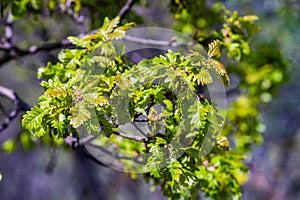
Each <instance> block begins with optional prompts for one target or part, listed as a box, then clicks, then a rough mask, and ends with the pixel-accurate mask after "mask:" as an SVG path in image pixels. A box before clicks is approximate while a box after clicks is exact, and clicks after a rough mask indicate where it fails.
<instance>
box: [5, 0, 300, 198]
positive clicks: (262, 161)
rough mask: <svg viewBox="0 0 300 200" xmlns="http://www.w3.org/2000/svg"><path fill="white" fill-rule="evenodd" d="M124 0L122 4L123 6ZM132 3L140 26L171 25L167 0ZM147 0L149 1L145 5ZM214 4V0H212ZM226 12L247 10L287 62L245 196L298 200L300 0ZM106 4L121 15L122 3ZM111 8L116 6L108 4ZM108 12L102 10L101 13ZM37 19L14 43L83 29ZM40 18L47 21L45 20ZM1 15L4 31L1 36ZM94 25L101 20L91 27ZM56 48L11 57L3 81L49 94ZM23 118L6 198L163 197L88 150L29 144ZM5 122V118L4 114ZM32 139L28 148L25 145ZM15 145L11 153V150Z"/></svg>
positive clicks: (260, 0) (237, 0)
mask: <svg viewBox="0 0 300 200" xmlns="http://www.w3.org/2000/svg"><path fill="white" fill-rule="evenodd" d="M125 2H126V1H119V2H118V4H120V5H124V4H125ZM143 2H144V3H142V4H139V5H137V6H134V7H133V11H132V14H130V15H129V17H128V19H130V18H132V19H133V18H134V19H135V20H137V21H138V22H139V23H141V26H157V27H165V28H172V22H173V20H174V19H173V17H172V15H171V14H170V13H169V11H168V8H167V7H168V3H167V1H163V2H160V1H143ZM145 2H146V3H145ZM209 2H212V1H209ZM222 2H223V3H224V4H225V5H226V7H227V9H229V10H231V11H234V10H236V11H238V12H239V13H240V14H241V15H247V14H254V15H257V16H258V17H259V20H258V21H257V23H258V24H259V26H260V27H261V32H260V33H258V34H256V35H255V36H254V38H253V39H252V42H251V45H252V46H253V47H255V46H256V45H258V44H260V43H261V42H262V41H267V42H268V43H269V44H271V43H275V44H276V46H277V47H278V48H279V49H280V51H281V52H282V53H283V55H284V57H285V59H287V60H288V61H289V64H290V68H289V71H288V73H289V76H290V79H289V80H288V82H287V83H285V84H284V85H282V86H281V88H280V90H279V91H278V93H277V95H276V96H274V97H273V101H272V102H270V103H268V104H265V105H263V106H261V108H260V111H261V112H262V119H263V122H264V123H265V125H266V131H265V133H264V134H263V138H264V143H263V144H262V145H260V146H253V147H252V160H251V161H250V164H249V168H250V172H251V173H250V178H249V180H248V181H247V182H246V183H245V184H244V185H243V187H242V190H243V197H242V199H245V200H252V199H270V200H282V199H287V200H294V199H300V170H299V168H300V92H299V91H300V81H299V77H300V66H299V63H300V62H299V61H300V60H299V59H300V49H299V44H300V41H299V40H300V37H299V35H300V29H299V27H300V2H299V1H297V0H254V1H250V0H223V1H222ZM102 3H103V9H104V8H106V9H107V10H106V11H105V12H109V13H110V15H111V16H115V15H116V14H117V13H118V11H119V8H120V7H121V6H118V5H115V7H114V6H110V7H105V4H106V3H107V4H109V1H102ZM146 4H147V6H145V5H146ZM109 5H111V4H109ZM103 12H104V11H103ZM47 15H49V14H47V13H45V16H39V17H36V16H33V15H30V16H29V17H27V18H26V19H25V18H22V19H20V20H17V21H16V23H15V24H14V29H15V33H16V34H15V35H14V41H15V42H16V43H19V44H20V45H21V46H23V47H27V46H31V45H33V44H42V42H44V41H49V40H53V41H57V40H60V39H61V38H66V37H67V36H68V35H78V34H79V33H80V28H78V26H76V25H74V24H73V22H72V21H71V19H70V18H69V17H68V16H66V15H63V14H56V15H53V16H52V17H47ZM82 15H84V16H88V17H89V18H91V21H88V22H87V21H86V22H85V23H84V24H83V26H85V27H93V26H94V27H97V24H96V23H95V22H93V18H95V19H96V18H97V17H99V16H97V13H90V12H89V11H88V10H83V11H82ZM41 22H42V23H41ZM4 23H5V19H4V18H1V19H0V24H1V25H0V35H3V32H4V30H3V27H2V25H3V24H4ZM93 23H95V24H93ZM57 53H58V50H57V51H52V52H51V53H49V52H41V53H38V54H35V55H33V56H27V57H24V58H22V59H18V60H12V61H10V62H7V63H5V66H1V68H0V85H2V86H6V87H9V88H11V89H13V90H14V91H15V92H16V93H17V94H18V95H19V96H20V97H21V98H22V99H23V100H25V102H27V103H28V104H30V105H31V106H33V105H35V104H36V103H37V98H38V96H39V95H40V94H41V93H42V92H43V91H42V88H41V87H40V86H39V80H37V78H36V72H37V69H38V68H39V67H40V66H45V65H46V61H52V60H53V61H55V56H56V55H57ZM1 103H2V105H3V107H5V108H6V109H7V110H8V111H9V110H12V109H13V105H11V104H10V103H9V101H7V100H5V99H4V98H3V99H2V98H1ZM20 119H21V116H20V117H19V118H16V119H14V121H13V123H11V124H10V126H9V127H8V128H7V129H6V130H5V131H3V132H1V133H0V144H1V145H2V151H0V172H1V173H2V175H3V177H2V181H1V183H0V199H3V200H17V199H30V200H37V199H43V200H44V199H45V200H55V199H87V200H88V199H108V200H123V199H124V200H126V199H164V197H163V196H162V194H161V193H160V191H159V188H154V189H152V190H154V192H151V191H150V186H149V184H148V183H146V182H145V181H144V180H143V178H142V176H138V177H137V179H136V180H132V179H131V178H130V177H129V176H127V175H126V174H124V173H123V172H119V171H116V170H114V169H111V168H108V167H105V166H102V165H99V164H97V163H95V162H93V161H91V159H89V158H88V157H87V156H86V152H85V151H84V150H83V149H76V150H71V149H65V148H63V147H60V148H55V149H54V148H51V147H50V146H44V145H41V144H39V143H38V142H37V143H36V144H31V143H30V142H27V143H26V142H24V143H22V142H19V143H18V142H17V143H13V142H12V141H13V140H17V139H18V140H20V141H22V140H23V141H30V138H28V137H29V136H27V133H24V132H23V130H22V129H21V126H20ZM0 120H1V122H2V121H3V120H4V116H1V115H0ZM24 144H26V145H24ZM11 150H13V151H11Z"/></svg>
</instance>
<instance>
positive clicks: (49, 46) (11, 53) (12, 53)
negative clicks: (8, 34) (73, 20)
mask: <svg viewBox="0 0 300 200" xmlns="http://www.w3.org/2000/svg"><path fill="white" fill-rule="evenodd" d="M71 46H73V45H72V44H71V42H70V41H69V40H62V41H61V42H57V43H46V44H43V45H41V46H39V47H38V46H35V45H33V46H31V47H29V48H28V49H26V50H22V49H20V48H18V47H15V46H13V47H10V48H6V47H4V46H0V50H5V51H7V52H8V53H7V54H6V55H4V56H3V57H2V58H0V67H1V65H3V64H5V63H7V62H9V61H10V60H12V59H15V58H19V57H22V56H26V55H33V54H35V53H37V52H40V51H51V50H54V49H58V48H62V47H71Z"/></svg>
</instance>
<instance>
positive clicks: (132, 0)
mask: <svg viewBox="0 0 300 200" xmlns="http://www.w3.org/2000/svg"><path fill="white" fill-rule="evenodd" d="M135 2H137V0H128V1H127V2H126V4H125V5H124V6H123V7H122V8H121V10H120V11H119V13H118V16H119V17H120V20H122V19H123V18H124V16H125V15H126V14H127V13H128V12H129V11H130V10H131V8H132V6H133V4H134V3H135Z"/></svg>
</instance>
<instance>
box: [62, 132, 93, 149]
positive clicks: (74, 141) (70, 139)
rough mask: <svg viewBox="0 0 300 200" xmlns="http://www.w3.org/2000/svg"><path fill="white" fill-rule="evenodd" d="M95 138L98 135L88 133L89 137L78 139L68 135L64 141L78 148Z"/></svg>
mask: <svg viewBox="0 0 300 200" xmlns="http://www.w3.org/2000/svg"><path fill="white" fill-rule="evenodd" d="M95 138H96V136H94V135H88V136H87V137H84V138H81V139H79V141H78V140H77V138H75V137H72V136H68V137H66V138H65V139H64V141H65V143H66V144H67V145H69V146H70V147H72V148H78V147H79V146H83V145H85V144H86V143H88V142H90V141H92V140H93V139H95Z"/></svg>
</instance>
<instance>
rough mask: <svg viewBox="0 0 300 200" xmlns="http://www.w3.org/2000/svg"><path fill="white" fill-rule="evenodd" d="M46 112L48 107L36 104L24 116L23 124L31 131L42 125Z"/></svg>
mask: <svg viewBox="0 0 300 200" xmlns="http://www.w3.org/2000/svg"><path fill="white" fill-rule="evenodd" d="M46 112H47V110H46V109H41V108H39V107H38V106H34V107H33V108H31V110H30V111H27V112H26V114H25V115H24V116H23V120H22V126H23V127H24V128H26V129H27V130H31V131H32V130H35V129H38V127H40V126H41V124H42V120H43V117H44V116H45V114H46Z"/></svg>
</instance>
